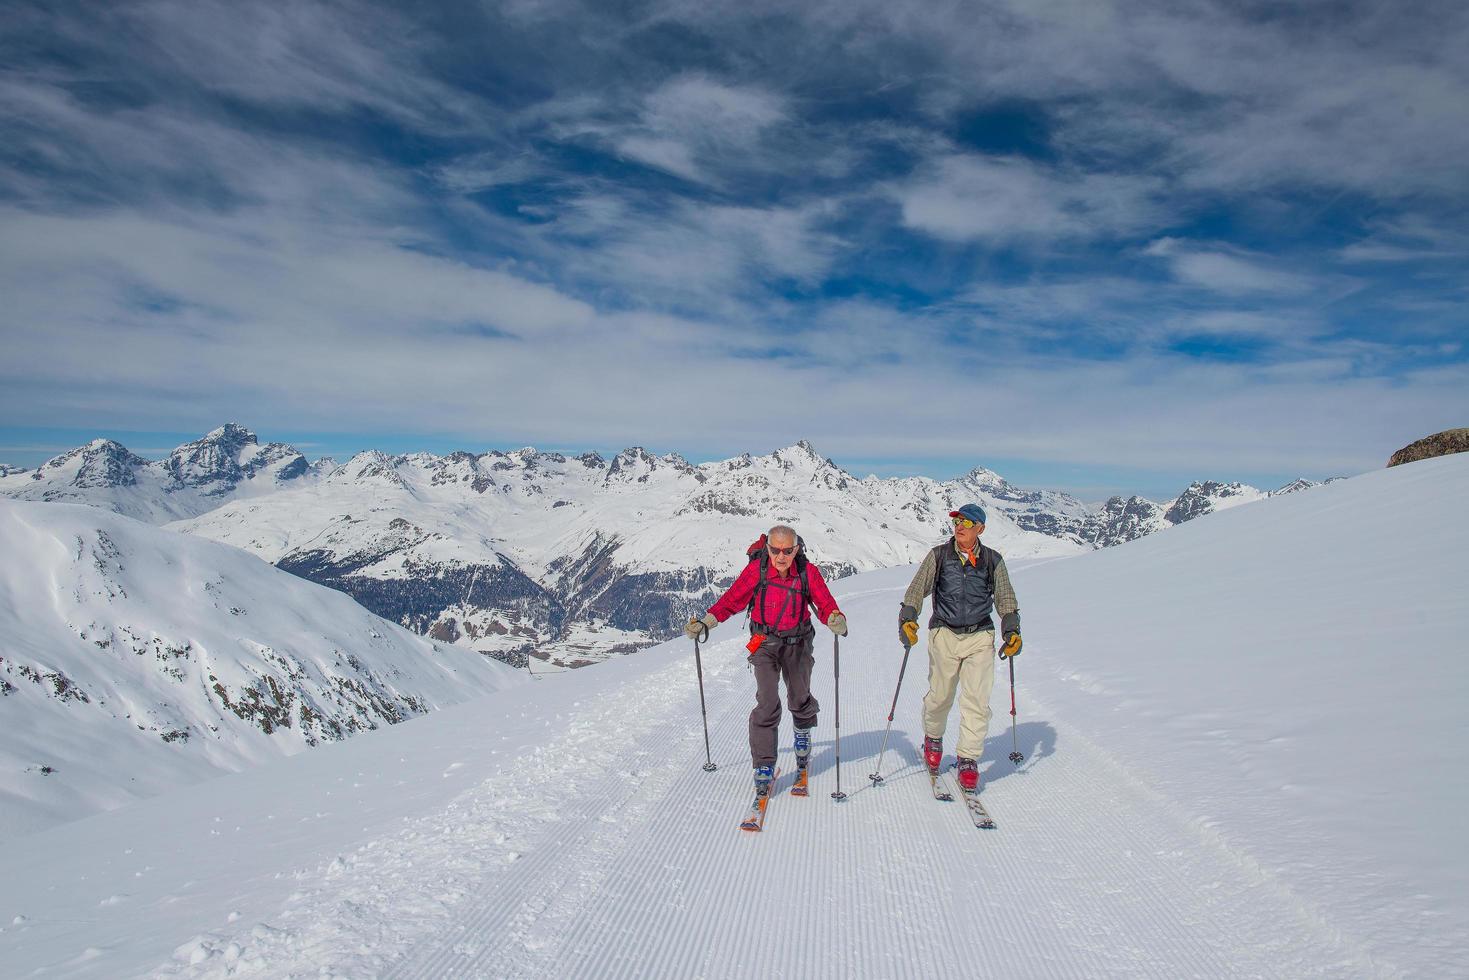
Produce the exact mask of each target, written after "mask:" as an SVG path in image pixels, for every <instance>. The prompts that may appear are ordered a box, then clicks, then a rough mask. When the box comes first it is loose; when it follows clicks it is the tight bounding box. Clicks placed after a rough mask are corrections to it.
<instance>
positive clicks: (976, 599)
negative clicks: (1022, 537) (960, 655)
mask: <svg viewBox="0 0 1469 980" xmlns="http://www.w3.org/2000/svg"><path fill="white" fill-rule="evenodd" d="M975 547H976V549H978V551H979V555H978V558H979V562H978V563H977V564H974V565H970V564H968V563H966V562H965V561H964V560H963V559H962V558H960V557H959V553H958V552H957V551H955V550H954V539H953V538H950V539H949V540H948V541H945V542H944V543H943V544H941V545H939V546H938V547H937V548H935V549H933V554H934V558H935V559H937V561H938V575H937V577H935V579H934V583H933V616H932V617H931V618H930V619H929V621H928V628H929V629H935V628H937V627H939V626H947V627H948V628H949V629H951V630H955V631H956V632H960V633H976V632H978V631H980V630H988V629H994V628H995V623H994V620H992V619H991V618H990V613H991V612H992V611H993V610H994V608H995V563H996V558H997V557H998V555H997V554H996V553H995V551H994V550H993V549H991V548H986V547H985V546H984V545H982V544H976V545H975Z"/></svg>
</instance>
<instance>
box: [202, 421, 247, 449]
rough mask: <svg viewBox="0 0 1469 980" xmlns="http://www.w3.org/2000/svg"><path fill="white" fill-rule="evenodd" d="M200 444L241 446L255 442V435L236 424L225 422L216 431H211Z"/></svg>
mask: <svg viewBox="0 0 1469 980" xmlns="http://www.w3.org/2000/svg"><path fill="white" fill-rule="evenodd" d="M199 441H200V442H215V443H219V444H221V445H233V446H242V445H244V444H245V443H250V442H255V441H256V440H255V433H253V432H251V431H250V430H249V429H247V428H245V427H244V426H243V425H240V424H239V423H237V422H226V423H225V424H224V425H221V426H220V427H219V428H217V429H211V430H210V431H209V433H208V434H207V435H205V436H204V438H203V439H200V440H199Z"/></svg>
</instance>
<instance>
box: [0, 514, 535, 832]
mask: <svg viewBox="0 0 1469 980" xmlns="http://www.w3.org/2000/svg"><path fill="white" fill-rule="evenodd" d="M0 553H3V554H4V555H5V556H6V559H7V560H6V561H5V562H4V563H3V565H0V718H3V719H4V728H5V738H4V740H3V742H0V831H3V832H5V833H15V832H18V831H23V830H33V829H36V828H38V827H42V826H46V825H49V824H52V823H56V822H59V821H64V820H71V819H76V818H77V817H80V816H84V815H86V814H88V813H91V812H94V811H96V810H99V809H108V808H111V807H115V806H118V805H121V804H123V803H125V802H128V801H130V800H135V799H137V798H139V797H145V796H150V795H153V794H156V793H159V792H162V791H164V790H166V789H168V788H171V787H174V786H177V785H180V784H182V783H189V782H194V781H197V780H200V779H205V778H208V777H211V776H215V775H219V774H220V773H224V772H230V771H236V770H239V769H242V768H245V767H246V766H249V765H254V764H258V763H260V762H261V761H264V760H266V759H270V758H274V757H278V756H281V755H285V754H290V753H293V752H297V751H300V750H301V749H303V748H306V747H308V746H312V745H317V744H320V743H322V742H327V741H334V740H338V739H341V738H345V737H347V736H349V735H352V734H354V733H356V732H360V731H364V730H369V729H373V728H377V727H379V726H381V725H386V724H391V723H394V722H398V721H402V720H403V719H405V718H409V717H413V716H415V715H418V714H422V713H424V712H426V711H429V710H431V709H433V708H437V707H440V706H443V705H446V704H453V703H455V702H458V701H463V700H465V699H466V698H468V697H471V696H474V695H479V694H484V693H486V692H488V691H493V690H496V689H498V688H500V687H504V686H507V685H510V684H514V683H518V682H519V681H520V678H519V677H518V676H517V675H516V674H514V673H513V672H512V671H510V670H508V669H506V668H504V667H502V666H501V665H499V664H495V663H493V662H488V661H486V660H485V659H484V658H483V657H481V656H479V655H477V654H474V653H471V652H469V651H465V650H459V649H454V648H450V647H436V646H435V645H433V644H431V643H429V642H427V641H425V640H423V639H421V638H419V637H417V636H414V635H412V634H411V633H408V632H406V631H405V630H403V629H401V628H400V627H397V626H394V625H392V624H390V623H387V622H384V621H383V620H381V619H379V618H377V617H375V616H373V615H371V614H370V613H368V612H367V611H365V610H364V609H362V608H361V607H360V606H358V605H357V604H355V603H353V602H352V601H351V600H349V599H348V598H347V597H346V596H343V595H341V594H339V593H336V592H333V591H331V590H330V589H324V588H321V587H320V586H317V585H313V584H311V583H309V582H304V581H302V580H300V579H298V578H295V577H293V576H291V575H287V574H286V573H284V572H282V571H280V570H278V569H275V568H272V567H271V566H269V565H267V564H265V563H263V562H260V561H257V560H256V559H254V558H252V557H250V556H249V555H246V554H244V553H243V552H240V551H238V550H237V549H234V548H228V547H225V546H223V545H219V544H215V543H214V542H210V541H203V540H199V539H197V538H191V537H189V536H187V535H181V534H176V533H173V532H170V531H164V530H160V529H158V528H155V527H152V526H149V525H146V524H143V523H140V522H137V521H133V520H130V519H128V518H124V517H121V516H118V515H115V514H110V513H107V512H105V511H102V510H99V509H97V508H95V507H79V506H69V505H56V504H37V503H25V502H16V501H8V500H0Z"/></svg>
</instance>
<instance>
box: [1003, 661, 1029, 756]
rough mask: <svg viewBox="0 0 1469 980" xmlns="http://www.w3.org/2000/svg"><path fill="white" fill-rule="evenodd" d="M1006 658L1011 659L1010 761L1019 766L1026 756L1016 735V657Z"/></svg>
mask: <svg viewBox="0 0 1469 980" xmlns="http://www.w3.org/2000/svg"><path fill="white" fill-rule="evenodd" d="M1005 659H1006V660H1008V661H1010V749H1011V751H1010V761H1011V762H1013V763H1015V764H1016V765H1017V766H1018V765H1020V764H1021V763H1022V762H1024V761H1025V756H1023V755H1021V754H1020V743H1019V741H1018V739H1017V737H1016V735H1015V658H1014V657H1006V658H1005Z"/></svg>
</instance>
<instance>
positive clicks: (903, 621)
mask: <svg viewBox="0 0 1469 980" xmlns="http://www.w3.org/2000/svg"><path fill="white" fill-rule="evenodd" d="M898 642H900V643H902V644H903V646H905V647H911V646H914V645H915V644H917V643H918V610H917V609H914V608H913V607H912V606H908V605H905V606H903V608H902V609H900V610H899V611H898Z"/></svg>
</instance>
